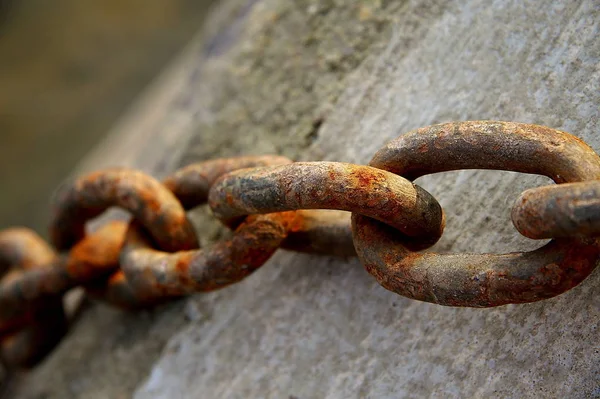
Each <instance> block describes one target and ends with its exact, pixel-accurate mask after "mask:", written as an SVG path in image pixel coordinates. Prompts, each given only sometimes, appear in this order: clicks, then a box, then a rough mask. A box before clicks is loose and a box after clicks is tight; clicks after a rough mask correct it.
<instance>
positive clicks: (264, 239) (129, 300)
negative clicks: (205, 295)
mask: <svg viewBox="0 0 600 399" xmlns="http://www.w3.org/2000/svg"><path fill="white" fill-rule="evenodd" d="M290 162H291V161H290V160H289V159H287V158H285V157H280V156H275V155H262V156H243V157H236V158H221V159H213V160H208V161H204V162H198V163H194V164H192V165H188V166H187V167H184V168H181V169H179V170H177V171H176V172H175V173H173V174H172V175H170V176H168V177H167V178H166V179H165V180H164V181H163V184H164V186H165V187H166V188H167V189H168V190H170V191H171V192H172V193H173V195H174V196H175V197H176V198H177V200H179V201H180V202H181V204H182V205H183V207H184V208H185V209H191V208H194V207H196V206H200V205H202V204H203V203H205V202H206V199H207V197H208V191H209V189H210V187H211V186H212V184H213V183H214V181H215V180H216V179H217V178H218V177H220V176H221V175H223V174H226V173H228V172H231V171H233V170H237V169H242V168H248V167H253V166H265V165H280V164H286V163H290ZM290 217H291V215H276V216H274V217H269V218H260V219H256V220H255V219H252V220H249V221H248V226H246V227H245V228H240V229H238V230H237V231H236V233H235V235H234V237H233V239H232V240H228V241H224V242H221V243H218V244H216V245H215V246H213V247H211V248H209V249H207V250H201V251H179V252H177V253H168V252H163V251H161V250H158V249H156V248H155V247H154V245H153V243H152V237H148V234H147V233H146V232H144V230H143V229H142V227H141V226H140V224H139V222H134V223H133V224H132V225H131V226H130V228H129V230H128V233H127V239H126V241H125V243H124V245H123V252H122V255H121V256H122V259H121V262H122V270H119V271H117V272H115V274H113V275H112V276H111V277H110V278H109V279H108V280H106V281H104V282H97V283H96V284H94V285H93V286H90V287H88V292H89V293H90V294H91V295H92V296H93V297H95V298H98V299H101V300H103V301H105V302H108V303H111V304H113V305H116V306H120V307H123V308H130V309H136V308H140V307H147V306H150V305H153V304H156V303H159V302H163V301H165V300H168V299H169V298H172V297H174V296H180V295H183V294H186V293H190V292H193V291H208V290H212V289H216V288H215V287H219V286H225V285H228V284H232V283H234V282H237V281H239V280H241V279H243V278H244V277H246V276H247V275H249V274H250V273H251V272H253V271H254V270H256V269H257V268H258V267H260V266H262V264H263V263H264V262H265V261H266V260H267V259H268V258H269V257H270V256H271V255H272V254H273V252H274V251H275V250H276V249H277V247H278V246H279V245H280V244H281V241H282V240H283V239H284V238H285V236H286V235H287V232H282V231H281V229H282V227H285V228H287V229H289V228H291V223H289V220H291V219H290ZM294 219H297V218H296V216H294ZM281 222H283V224H282V223H281ZM253 240H254V241H253ZM257 240H258V241H257ZM252 248H256V250H255V249H252ZM259 248H260V249H259ZM252 251H254V252H252ZM223 270H227V272H225V273H224V274H223V276H222V278H220V277H219V276H220V275H219V271H223ZM192 274H193V276H194V277H192Z"/></svg>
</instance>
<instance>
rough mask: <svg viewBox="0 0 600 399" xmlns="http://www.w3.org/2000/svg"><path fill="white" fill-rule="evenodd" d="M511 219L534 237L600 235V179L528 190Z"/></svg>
mask: <svg viewBox="0 0 600 399" xmlns="http://www.w3.org/2000/svg"><path fill="white" fill-rule="evenodd" d="M512 221H513V223H514V225H515V227H516V228H517V230H519V232H520V233H521V234H523V235H524V236H526V237H529V238H534V239H542V238H555V237H581V236H583V237H585V236H598V235H600V181H586V182H579V183H567V184H559V185H556V186H545V187H538V188H533V189H530V190H527V191H525V192H523V193H522V194H521V196H520V197H519V198H518V199H517V201H516V202H515V206H514V207H513V211H512Z"/></svg>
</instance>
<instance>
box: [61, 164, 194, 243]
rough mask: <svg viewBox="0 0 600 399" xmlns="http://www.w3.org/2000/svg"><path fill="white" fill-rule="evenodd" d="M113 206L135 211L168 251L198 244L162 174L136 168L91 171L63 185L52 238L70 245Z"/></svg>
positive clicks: (137, 217)
mask: <svg viewBox="0 0 600 399" xmlns="http://www.w3.org/2000/svg"><path fill="white" fill-rule="evenodd" d="M111 206H118V207H121V208H123V209H125V210H127V211H129V212H131V213H132V214H133V216H134V218H135V219H136V220H139V221H140V222H141V223H142V225H143V226H144V227H145V228H146V229H148V231H149V232H150V233H151V234H152V238H153V239H154V240H155V242H156V243H157V245H158V246H159V247H160V248H162V249H164V250H166V251H180V250H187V249H194V248H197V247H198V240H197V239H196V234H195V232H194V229H193V227H192V225H191V223H190V222H189V221H188V220H187V218H186V215H185V210H184V209H183V207H182V206H181V204H180V203H179V201H177V199H176V198H175V196H174V195H173V194H172V193H171V192H170V191H169V190H167V189H166V188H165V187H164V186H163V185H162V184H161V183H160V182H159V181H157V180H156V179H154V178H152V177H150V176H148V175H146V174H144V173H142V172H139V171H136V170H130V169H108V170H104V171H100V172H96V173H91V174H89V175H87V176H84V177H82V178H80V179H77V180H76V181H75V182H74V183H72V184H70V185H65V186H63V187H62V188H61V189H59V190H58V192H57V193H56V196H55V198H54V217H53V219H52V221H51V224H50V236H51V239H52V243H53V244H54V245H55V246H56V247H57V248H59V249H61V250H64V249H69V248H70V247H71V246H73V245H74V244H75V243H76V242H77V241H79V240H81V239H82V238H83V237H84V235H85V234H84V230H85V223H86V222H87V221H88V220H89V219H92V218H94V217H96V216H98V215H100V214H101V213H102V212H104V211H105V210H106V209H108V208H109V207H111Z"/></svg>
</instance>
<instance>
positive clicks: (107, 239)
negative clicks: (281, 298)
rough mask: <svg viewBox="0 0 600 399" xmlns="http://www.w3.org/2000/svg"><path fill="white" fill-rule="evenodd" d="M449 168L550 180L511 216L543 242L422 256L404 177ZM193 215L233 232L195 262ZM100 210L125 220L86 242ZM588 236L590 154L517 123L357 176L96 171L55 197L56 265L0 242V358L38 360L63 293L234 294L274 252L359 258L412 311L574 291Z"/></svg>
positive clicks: (468, 133) (593, 189)
mask: <svg viewBox="0 0 600 399" xmlns="http://www.w3.org/2000/svg"><path fill="white" fill-rule="evenodd" d="M457 169H499V170H509V171H515V172H522V173H533V174H541V175H545V176H548V177H550V178H551V179H553V180H554V182H555V183H557V184H556V185H553V186H546V187H539V188H534V189H530V190H527V191H525V192H524V193H522V194H521V196H520V197H519V198H518V199H517V201H516V203H515V205H514V207H513V210H512V220H513V223H514V225H515V227H516V228H517V230H518V231H519V232H520V233H521V234H523V235H524V236H526V237H529V238H533V239H545V238H551V239H552V240H551V241H550V243H548V244H546V245H545V246H543V247H541V248H539V249H537V250H535V251H531V252H526V253H508V254H501V255H497V254H436V253H432V252H422V251H423V250H425V249H428V248H430V247H431V246H433V245H434V244H435V243H436V242H437V241H438V240H439V238H440V237H441V235H442V232H443V229H444V223H445V218H444V212H443V210H442V207H441V206H440V204H439V203H438V202H437V201H436V199H435V198H434V197H433V196H432V195H431V194H429V193H428V192H427V191H425V190H424V189H423V188H421V187H419V186H418V185H416V184H414V183H412V180H414V179H416V178H418V177H420V176H423V175H426V174H430V173H437V172H443V171H450V170H457ZM206 202H208V204H209V206H210V208H211V210H212V212H213V214H214V215H215V216H216V217H217V218H218V219H219V220H220V221H221V222H223V223H224V224H225V225H226V226H227V227H229V228H231V229H232V230H233V235H232V237H231V238H230V239H227V240H223V241H221V242H218V243H216V244H214V245H212V246H211V247H209V248H204V249H200V248H199V244H198V239H197V237H196V232H195V230H194V228H193V227H192V224H191V223H190V221H189V219H188V218H187V216H186V211H187V210H190V209H193V208H195V207H197V206H200V205H202V204H204V203H206ZM113 206H116V207H119V208H122V209H124V210H126V211H128V212H129V213H130V214H131V215H132V221H131V222H130V223H125V222H121V221H110V222H107V223H106V224H104V225H103V226H101V227H100V228H98V229H97V230H96V231H94V232H87V233H86V223H87V222H88V221H90V220H91V219H93V218H95V217H96V216H99V215H100V214H102V213H103V212H104V211H105V210H107V209H108V208H110V207H113ZM324 210H329V211H324ZM332 210H335V211H332ZM350 213H351V215H352V216H351V218H350ZM350 219H351V220H350ZM599 236H600V157H598V155H597V154H596V153H595V152H594V151H593V150H592V149H591V148H590V147H589V146H587V145H586V144H585V143H584V142H582V141H581V140H579V139H578V138H576V137H574V136H572V135H570V134H568V133H564V132H561V131H557V130H554V129H551V128H547V127H543V126H536V125H529V124H521V123H511V122H495V121H480V122H455V123H446V124H440V125H434V126H429V127H426V128H422V129H418V130H415V131H412V132H409V133H407V134H405V135H403V136H401V137H399V138H398V139H396V140H394V141H392V142H390V143H388V144H387V145H386V146H385V147H383V148H382V149H381V150H380V151H379V152H377V154H375V156H374V158H373V159H372V160H371V162H370V164H369V165H368V166H362V165H353V164H348V163H339V162H292V161H291V160H289V159H287V158H284V157H280V156H270V155H267V156H248V157H239V158H231V159H216V160H211V161H205V162H200V163H197V164H194V165H190V166H187V167H185V168H182V169H180V170H178V171H176V172H175V173H174V174H173V175H171V176H169V177H168V178H166V179H165V180H164V181H163V182H159V181H157V180H155V179H154V178H152V177H150V176H148V175H146V174H144V173H142V172H139V171H135V170H129V169H109V170H104V171H99V172H95V173H92V174H89V175H87V176H84V177H81V178H79V179H77V180H76V181H74V182H72V183H70V184H65V185H63V186H62V187H61V188H60V189H59V190H58V191H57V193H56V195H55V197H54V199H53V218H52V221H51V223H50V239H51V243H52V245H53V247H54V248H56V251H59V252H58V253H57V252H56V251H55V250H54V249H53V248H52V247H50V246H49V245H48V244H46V243H45V242H44V241H43V240H42V239H41V238H40V237H39V236H38V235H37V234H35V233H34V232H32V231H30V230H28V229H25V228H11V229H6V230H4V231H1V232H0V276H3V277H2V279H1V280H0V358H1V359H2V361H3V362H4V363H5V364H8V365H10V366H12V367H28V366H32V365H34V364H35V363H36V362H37V361H38V360H40V359H41V358H43V356H45V355H46V354H47V353H48V352H49V351H51V350H52V348H53V347H54V346H55V345H56V344H57V343H58V342H59V341H60V339H61V338H62V336H63V335H64V333H65V331H66V329H67V324H68V323H67V320H66V318H65V312H64V310H63V303H62V296H63V295H64V294H65V293H66V292H67V291H69V290H70V289H72V288H74V287H77V286H81V287H83V288H84V289H85V291H86V293H87V294H88V295H89V296H90V297H92V298H96V299H99V300H102V301H104V302H107V303H109V304H112V305H115V306H119V307H122V308H126V309H137V308H142V307H148V306H152V305H155V304H158V303H161V302H164V301H168V300H170V299H172V298H176V297H180V296H183V295H187V294H190V293H193V292H206V291H212V290H217V289H220V288H222V287H225V286H228V285H231V284H234V283H237V282H239V281H241V280H243V279H244V278H245V277H247V276H249V275H250V274H251V273H252V272H254V271H255V270H257V269H258V268H260V267H261V266H262V265H263V264H264V263H265V262H266V261H267V260H268V259H269V258H270V257H271V255H273V253H274V252H275V251H276V250H277V249H279V248H285V249H290V250H296V251H303V252H309V253H317V254H328V255H336V256H358V257H359V259H360V260H361V262H362V263H363V264H364V266H365V268H366V269H367V271H368V272H369V273H371V274H372V275H373V276H374V277H375V278H376V279H377V281H378V282H379V283H380V284H381V285H382V286H383V287H385V288H387V289H388V290H391V291H393V292H396V293H398V294H400V295H403V296H406V297H409V298H413V299H417V300H421V301H427V302H432V303H436V304H440V305H447V306H470V307H492V306H500V305H505V304H509V303H526V302H534V301H539V300H542V299H547V298H551V297H554V296H556V295H559V294H561V293H563V292H565V291H567V290H569V289H571V288H573V287H574V286H576V285H577V284H579V283H580V282H581V281H583V280H584V279H585V278H586V277H587V276H588V275H589V274H590V273H591V272H592V271H593V269H594V268H595V266H596V264H597V262H598V259H599V258H600V241H599V238H598V237H599Z"/></svg>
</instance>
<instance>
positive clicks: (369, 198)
mask: <svg viewBox="0 0 600 399" xmlns="http://www.w3.org/2000/svg"><path fill="white" fill-rule="evenodd" d="M209 204H210V207H211V209H212V210H213V213H214V214H215V216H217V217H218V218H219V219H221V220H222V221H224V222H225V223H226V224H229V225H235V223H237V221H238V219H239V218H240V217H242V216H245V215H248V214H257V213H258V214H263V213H270V212H281V211H289V210H297V209H338V210H344V211H351V212H358V213H361V214H363V215H366V216H369V217H373V218H375V219H377V220H380V221H382V222H384V223H387V224H389V225H391V226H393V227H395V228H397V229H398V230H400V231H401V232H402V233H403V234H405V235H406V236H407V242H410V243H411V247H412V248H420V249H422V248H426V247H429V246H431V245H433V244H434V243H435V242H436V241H437V240H438V239H439V237H440V236H441V234H442V231H443V228H444V215H443V212H442V209H441V207H440V205H439V204H438V202H437V201H436V200H435V199H434V198H433V197H432V196H431V195H430V194H429V193H428V192H426V191H425V190H423V189H422V188H420V187H419V186H417V185H414V184H413V183H411V182H409V181H408V180H406V179H404V178H402V177H399V176H396V175H394V174H393V173H389V172H386V171H383V170H380V169H376V168H372V167H369V166H361V165H353V164H347V163H340V162H297V163H293V164H290V165H283V166H277V167H263V168H255V169H246V170H240V171H236V172H232V173H229V174H227V175H225V176H223V177H222V178H221V179H219V180H217V182H216V183H215V185H214V186H213V187H212V189H211V191H210V193H209Z"/></svg>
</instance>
